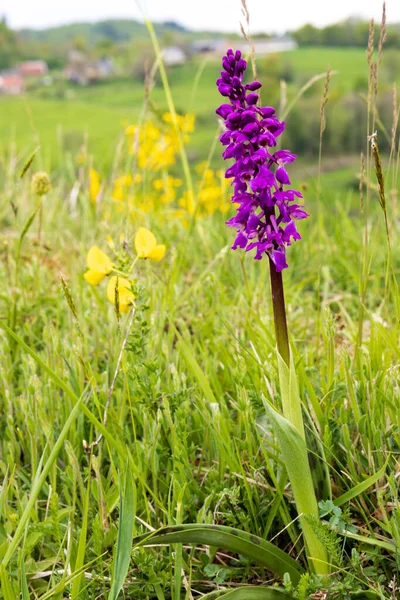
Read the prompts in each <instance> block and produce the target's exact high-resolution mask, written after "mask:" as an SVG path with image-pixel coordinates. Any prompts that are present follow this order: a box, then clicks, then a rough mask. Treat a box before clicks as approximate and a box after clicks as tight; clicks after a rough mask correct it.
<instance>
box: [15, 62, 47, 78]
mask: <svg viewBox="0 0 400 600" xmlns="http://www.w3.org/2000/svg"><path fill="white" fill-rule="evenodd" d="M17 71H18V73H19V74H20V75H21V77H43V76H44V75H47V73H48V71H49V69H48V67H47V63H46V62H45V61H44V60H26V61H24V62H22V63H19V65H17Z"/></svg>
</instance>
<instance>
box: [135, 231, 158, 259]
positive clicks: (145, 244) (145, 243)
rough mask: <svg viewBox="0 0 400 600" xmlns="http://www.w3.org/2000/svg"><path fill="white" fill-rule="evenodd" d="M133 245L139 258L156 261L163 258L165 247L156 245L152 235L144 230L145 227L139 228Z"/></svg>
mask: <svg viewBox="0 0 400 600" xmlns="http://www.w3.org/2000/svg"><path fill="white" fill-rule="evenodd" d="M134 243H135V249H136V252H137V254H138V256H139V258H150V259H152V260H156V261H159V260H161V259H162V258H164V255H165V245H164V244H157V240H156V237H155V235H154V233H152V232H151V231H149V230H148V229H146V227H139V229H138V230H137V233H136V235H135V240H134Z"/></svg>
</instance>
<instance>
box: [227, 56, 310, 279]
mask: <svg viewBox="0 0 400 600" xmlns="http://www.w3.org/2000/svg"><path fill="white" fill-rule="evenodd" d="M222 67H223V70H222V71H221V77H220V78H219V79H218V80H217V86H218V90H219V92H220V94H221V95H222V96H225V97H226V98H228V99H229V104H221V106H219V107H218V108H217V110H216V112H217V114H218V115H219V116H220V117H221V118H222V119H223V120H224V123H225V127H226V131H224V133H223V134H222V135H221V136H220V140H221V143H222V144H223V145H224V146H226V149H225V151H224V152H223V157H224V159H233V160H234V163H233V165H232V166H231V167H229V168H228V169H227V171H226V175H225V176H226V177H228V178H233V182H232V185H233V189H234V194H233V196H232V202H233V203H235V204H238V208H237V211H238V212H237V215H236V216H235V217H233V218H232V219H230V220H229V221H228V222H227V224H228V225H229V226H230V227H234V228H235V229H236V230H237V236H236V239H235V242H234V244H233V246H232V248H233V249H236V248H238V247H239V248H243V249H244V250H246V252H248V251H250V250H253V249H255V250H256V253H255V257H254V258H255V259H256V260H260V259H261V258H262V257H263V256H269V258H270V259H271V261H272V263H273V264H274V265H275V268H276V271H277V272H278V273H279V272H280V271H282V270H283V269H286V268H287V267H288V265H287V262H286V248H287V246H290V245H291V243H292V241H293V240H299V239H301V236H300V234H299V233H298V231H297V229H296V225H295V222H294V221H295V220H299V219H305V218H306V217H308V214H307V213H306V211H305V210H304V207H303V206H302V205H300V204H294V203H293V202H294V201H295V200H297V199H298V198H302V195H301V194H300V192H298V191H296V190H292V189H285V186H290V179H289V174H288V172H287V170H286V167H285V165H286V164H288V163H291V162H293V161H294V160H295V159H296V155H295V154H293V153H292V152H290V151H289V150H277V151H276V152H273V151H271V148H274V147H275V146H276V138H277V137H278V136H280V135H281V133H282V132H283V130H284V129H285V123H284V122H283V121H279V119H278V118H277V117H276V116H275V109H274V108H272V107H270V106H265V107H259V106H257V102H258V100H259V95H258V94H257V90H259V89H260V88H261V83H260V82H259V81H253V82H252V83H249V84H247V85H244V84H243V77H244V74H245V71H246V67H247V64H246V61H245V60H244V59H243V58H242V55H241V52H240V50H237V51H236V52H233V50H228V52H227V53H226V56H224V57H223V59H222Z"/></svg>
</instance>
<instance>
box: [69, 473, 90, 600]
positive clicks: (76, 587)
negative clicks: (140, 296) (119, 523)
mask: <svg viewBox="0 0 400 600" xmlns="http://www.w3.org/2000/svg"><path fill="white" fill-rule="evenodd" d="M89 473H90V470H89ZM90 483H91V478H90V475H89V480H88V485H87V489H86V493H85V502H84V508H83V515H82V527H81V531H80V534H79V543H78V552H77V555H76V560H75V566H74V572H75V571H77V572H79V571H80V570H81V569H82V566H83V564H84V561H85V551H86V540H87V530H88V522H89V499H90ZM82 579H83V573H82V572H80V573H79V575H78V576H77V577H76V578H75V579H74V580H73V582H72V589H71V600H78V598H79V596H80V594H81V587H82Z"/></svg>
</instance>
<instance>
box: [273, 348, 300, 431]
mask: <svg viewBox="0 0 400 600" xmlns="http://www.w3.org/2000/svg"><path fill="white" fill-rule="evenodd" d="M278 371H279V383H280V387H281V396H282V410H283V415H284V417H285V418H286V419H287V420H288V421H289V422H290V423H291V424H292V425H293V426H294V427H295V428H296V429H297V431H298V432H299V434H300V435H301V437H302V438H303V439H305V434H304V423H303V415H302V412H301V400H300V395H299V386H298V383H297V376H296V370H295V367H294V363H293V355H291V357H290V368H289V366H288V365H287V364H286V363H285V361H284V360H283V358H282V357H281V356H280V354H278Z"/></svg>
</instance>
